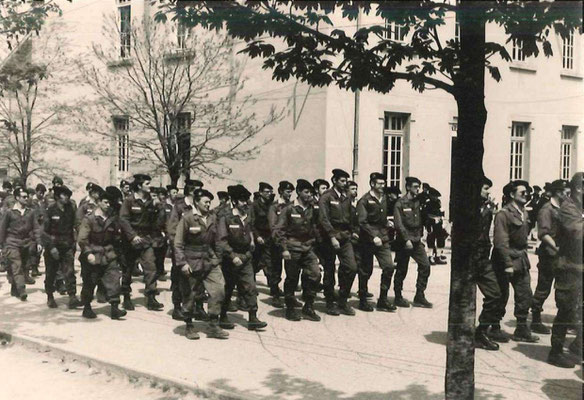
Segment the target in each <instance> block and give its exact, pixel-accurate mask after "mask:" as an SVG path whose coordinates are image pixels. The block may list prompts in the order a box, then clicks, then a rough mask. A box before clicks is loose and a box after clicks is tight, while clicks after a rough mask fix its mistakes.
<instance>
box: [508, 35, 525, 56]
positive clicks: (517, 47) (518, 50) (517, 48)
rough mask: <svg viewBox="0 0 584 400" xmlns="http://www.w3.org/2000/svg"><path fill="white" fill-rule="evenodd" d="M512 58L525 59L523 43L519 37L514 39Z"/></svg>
mask: <svg viewBox="0 0 584 400" xmlns="http://www.w3.org/2000/svg"><path fill="white" fill-rule="evenodd" d="M511 58H512V59H513V60H515V61H525V54H524V53H523V43H521V42H520V41H519V40H517V39H513V51H512V53H511Z"/></svg>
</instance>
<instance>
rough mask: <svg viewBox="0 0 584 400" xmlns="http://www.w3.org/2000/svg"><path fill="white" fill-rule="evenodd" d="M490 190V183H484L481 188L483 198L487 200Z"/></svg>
mask: <svg viewBox="0 0 584 400" xmlns="http://www.w3.org/2000/svg"><path fill="white" fill-rule="evenodd" d="M490 190H491V187H490V186H489V185H483V187H482V188H481V197H482V198H483V200H487V199H488V198H489V191H490Z"/></svg>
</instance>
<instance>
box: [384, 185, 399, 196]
mask: <svg viewBox="0 0 584 400" xmlns="http://www.w3.org/2000/svg"><path fill="white" fill-rule="evenodd" d="M385 193H386V194H395V195H396V196H399V195H400V194H401V190H399V188H398V187H397V186H389V187H387V188H385Z"/></svg>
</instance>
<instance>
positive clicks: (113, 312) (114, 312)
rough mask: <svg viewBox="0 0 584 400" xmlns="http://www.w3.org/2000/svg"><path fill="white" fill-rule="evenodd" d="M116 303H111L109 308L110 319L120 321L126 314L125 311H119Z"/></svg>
mask: <svg viewBox="0 0 584 400" xmlns="http://www.w3.org/2000/svg"><path fill="white" fill-rule="evenodd" d="M118 306H119V305H118V303H112V304H111V306H110V318H111V319H120V318H122V317H125V316H126V314H128V312H127V311H126V310H120V308H119V307H118Z"/></svg>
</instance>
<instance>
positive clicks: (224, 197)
mask: <svg viewBox="0 0 584 400" xmlns="http://www.w3.org/2000/svg"><path fill="white" fill-rule="evenodd" d="M217 199H219V205H218V206H217V207H216V208H219V207H221V206H224V205H226V204H227V203H228V202H229V193H227V192H225V191H223V190H220V191H218V192H217Z"/></svg>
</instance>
